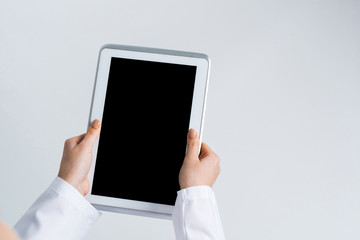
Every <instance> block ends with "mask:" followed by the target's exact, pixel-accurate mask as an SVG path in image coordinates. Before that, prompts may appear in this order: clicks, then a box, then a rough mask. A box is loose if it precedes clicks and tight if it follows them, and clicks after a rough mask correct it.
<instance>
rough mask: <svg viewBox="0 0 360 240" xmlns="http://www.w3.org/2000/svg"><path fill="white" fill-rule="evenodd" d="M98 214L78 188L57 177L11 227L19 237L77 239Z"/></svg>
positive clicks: (81, 237) (87, 230)
mask: <svg viewBox="0 0 360 240" xmlns="http://www.w3.org/2000/svg"><path fill="white" fill-rule="evenodd" d="M99 217H100V212H99V211H98V210H96V209H95V208H94V207H93V206H92V205H91V204H90V203H89V202H88V201H87V200H86V199H85V198H84V197H83V196H82V195H81V194H80V192H78V191H77V190H76V189H75V188H74V187H73V186H71V185H70V184H69V183H67V182H66V181H64V180H62V179H61V178H59V177H57V178H56V179H55V180H54V181H53V182H52V184H51V185H50V187H49V188H48V189H47V190H46V191H45V192H44V193H43V194H42V195H41V196H40V197H39V198H38V199H37V200H36V201H35V203H34V204H33V205H32V206H31V207H30V209H29V210H28V211H27V212H26V213H25V214H24V216H23V217H22V218H21V219H20V220H19V222H17V223H16V225H15V226H14V230H15V231H16V232H17V234H18V235H19V237H20V239H22V240H33V239H34V240H35V239H36V240H45V239H46V240H50V239H51V240H60V239H61V240H65V239H67V240H75V239H76V240H80V239H83V238H84V237H85V235H86V234H87V233H88V232H89V230H90V228H91V227H92V226H93V224H94V223H95V222H96V220H97V219H98V218H99Z"/></svg>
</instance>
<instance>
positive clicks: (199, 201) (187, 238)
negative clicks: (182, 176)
mask: <svg viewBox="0 0 360 240" xmlns="http://www.w3.org/2000/svg"><path fill="white" fill-rule="evenodd" d="M173 224H174V230H175V235H176V239H177V240H199V239H201V240H215V239H216V240H224V239H225V236H224V231H223V228H222V224H221V220H220V215H219V211H218V208H217V204H216V199H215V195H214V192H213V190H212V188H210V187H208V186H195V187H190V188H186V189H183V190H180V191H178V195H177V199H176V203H175V207H174V211H173Z"/></svg>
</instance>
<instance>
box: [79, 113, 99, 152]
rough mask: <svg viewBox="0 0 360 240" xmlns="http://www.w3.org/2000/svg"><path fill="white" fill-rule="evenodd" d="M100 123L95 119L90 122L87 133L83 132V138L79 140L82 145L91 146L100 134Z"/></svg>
mask: <svg viewBox="0 0 360 240" xmlns="http://www.w3.org/2000/svg"><path fill="white" fill-rule="evenodd" d="M100 126H101V123H100V121H99V120H97V119H95V120H94V121H93V122H92V123H91V126H90V127H89V129H88V131H87V133H86V134H85V137H84V139H83V140H82V141H81V144H82V145H85V146H90V147H91V148H92V146H93V144H94V142H95V140H96V139H97V138H98V137H99V135H100V129H101V127H100Z"/></svg>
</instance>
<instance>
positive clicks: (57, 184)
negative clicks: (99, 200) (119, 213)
mask: <svg viewBox="0 0 360 240" xmlns="http://www.w3.org/2000/svg"><path fill="white" fill-rule="evenodd" d="M49 189H51V190H52V191H54V192H56V193H57V194H59V195H60V196H62V197H63V198H64V199H66V200H67V201H68V202H69V203H71V204H72V205H73V206H74V207H75V208H76V209H78V210H79V211H80V212H81V213H82V214H83V215H84V216H86V217H89V218H90V219H91V220H93V221H96V220H97V219H98V218H99V217H100V215H101V213H100V212H99V211H98V210H97V209H96V208H95V207H94V206H93V205H91V204H90V203H89V202H88V201H87V200H86V199H85V198H84V197H83V196H82V195H81V194H80V192H79V191H78V190H76V189H75V188H74V187H73V186H72V185H71V184H69V183H68V182H66V181H65V180H63V179H61V178H59V177H56V178H55V179H54V181H53V182H52V183H51V185H50V187H49Z"/></svg>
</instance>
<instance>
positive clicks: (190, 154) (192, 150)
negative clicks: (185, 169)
mask: <svg viewBox="0 0 360 240" xmlns="http://www.w3.org/2000/svg"><path fill="white" fill-rule="evenodd" d="M199 142H200V140H199V136H198V134H197V132H196V131H195V130H194V129H190V130H189V132H188V135H187V153H186V157H187V158H189V159H197V158H198V156H199Z"/></svg>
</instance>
